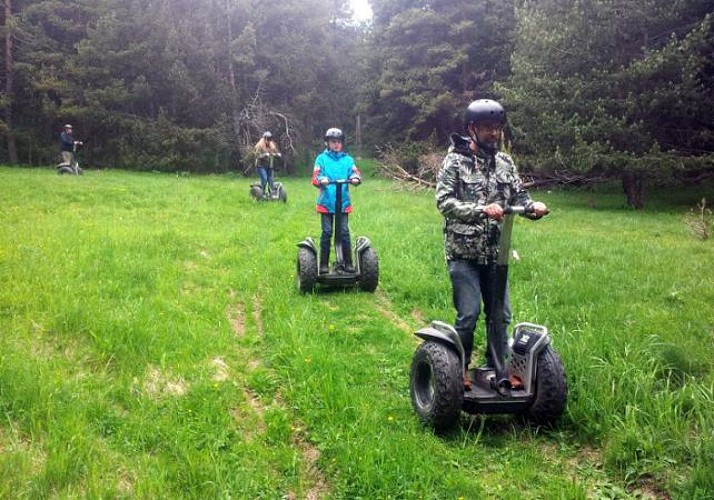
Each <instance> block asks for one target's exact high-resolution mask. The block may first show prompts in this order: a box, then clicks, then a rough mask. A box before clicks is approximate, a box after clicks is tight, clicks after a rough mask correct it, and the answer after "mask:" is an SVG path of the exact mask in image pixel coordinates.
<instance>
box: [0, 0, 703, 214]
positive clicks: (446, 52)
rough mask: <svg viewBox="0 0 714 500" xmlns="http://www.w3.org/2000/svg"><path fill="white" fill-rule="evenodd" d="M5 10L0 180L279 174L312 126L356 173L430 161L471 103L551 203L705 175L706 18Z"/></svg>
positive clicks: (299, 156)
mask: <svg viewBox="0 0 714 500" xmlns="http://www.w3.org/2000/svg"><path fill="white" fill-rule="evenodd" d="M370 5H371V7H372V11H373V13H374V15H373V17H372V19H370V20H369V21H367V22H356V21H354V20H353V16H352V12H351V11H350V6H349V2H348V1H345V0H336V1H335V0H332V1H327V0H280V1H278V2H271V3H266V2H257V1H254V0H143V1H137V0H3V8H2V11H1V12H0V29H1V30H2V31H1V32H0V43H1V44H2V54H3V60H2V65H1V67H0V108H1V111H0V135H2V138H1V140H0V163H6V164H18V165H33V166H47V165H52V164H54V163H56V161H57V156H58V134H59V132H60V131H61V128H62V126H63V124H65V123H71V124H73V126H74V130H75V136H76V138H77V139H80V140H83V141H84V142H85V147H84V151H83V159H84V161H85V162H86V163H87V164H88V166H89V167H91V168H122V169H130V170H152V171H166V172H179V171H189V172H196V173H200V172H205V173H208V172H231V171H233V172H247V171H248V170H249V169H250V167H251V165H252V157H251V155H252V150H253V145H254V144H255V143H256V142H257V140H258V139H259V138H260V136H261V134H262V133H263V131H265V130H270V131H272V133H273V134H274V135H275V136H277V137H278V138H279V142H280V147H281V149H282V150H283V151H284V152H285V155H284V156H285V161H284V165H283V166H282V167H281V168H284V169H285V171H286V173H295V172H299V171H300V169H301V168H305V166H309V164H310V161H311V159H312V157H313V156H314V154H315V153H316V151H318V150H319V149H320V148H321V147H322V135H323V134H324V131H325V130H326V129H327V128H329V127H334V126H337V127H340V128H342V129H343V130H344V131H345V132H346V134H347V138H348V149H350V151H352V152H353V153H356V154H359V155H365V156H375V155H377V156H378V155H379V152H380V151H384V149H385V148H386V147H391V148H394V149H395V150H396V151H397V152H398V153H399V154H400V155H401V158H402V159H403V160H404V166H405V168H409V165H408V164H409V161H408V160H409V157H410V155H414V154H415V153H414V152H425V151H430V150H431V151H437V152H443V151H444V149H445V147H446V146H447V144H448V136H449V134H450V133H451V132H454V131H460V130H462V129H463V123H462V115H463V110H464V109H465V107H466V105H467V104H468V103H469V102H470V101H471V100H473V99H478V98H495V99H498V100H499V101H501V102H502V103H503V104H504V106H505V107H506V109H507V112H508V117H509V118H508V120H509V128H508V130H507V144H508V147H509V150H510V151H511V153H512V154H513V155H514V156H515V157H516V159H517V161H518V163H519V168H520V169H521V170H522V171H523V172H525V173H530V174H532V175H533V176H535V178H541V179H546V180H548V181H551V182H558V183H561V184H569V183H571V184H572V183H576V184H577V183H583V182H595V181H598V180H603V179H606V180H611V179H615V180H618V181H622V183H623V187H624V188H625V193H626V195H627V203H628V204H629V205H630V206H632V207H635V208H641V207H642V206H643V205H644V186H645V185H646V184H650V183H663V182H666V183H670V182H671V183H674V184H675V185H677V186H687V185H691V184H696V183H699V182H701V181H703V180H705V179H707V178H710V177H712V176H713V175H714V161H713V159H714V106H712V102H714V19H713V17H712V13H713V11H714V2H712V0H668V1H665V0H539V1H537V2H536V1H533V0H502V1H500V2H487V1H485V0H469V1H464V0H371V1H370Z"/></svg>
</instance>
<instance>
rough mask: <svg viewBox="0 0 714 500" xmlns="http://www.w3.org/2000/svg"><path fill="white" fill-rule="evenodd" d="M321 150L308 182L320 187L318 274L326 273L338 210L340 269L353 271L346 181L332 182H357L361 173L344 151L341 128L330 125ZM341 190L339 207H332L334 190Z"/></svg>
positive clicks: (356, 183) (318, 200)
mask: <svg viewBox="0 0 714 500" xmlns="http://www.w3.org/2000/svg"><path fill="white" fill-rule="evenodd" d="M325 146H326V148H325V150H324V151H323V152H322V153H320V154H319V155H318V156H317V158H316V159H315V168H314V170H313V171H312V185H313V186H315V187H317V188H319V189H320V194H319V195H318V198H317V208H316V210H317V212H319V213H320V214H321V224H322V235H321V237H320V270H319V272H320V274H326V273H328V272H329V264H328V263H329V261H330V240H331V239H332V227H333V220H334V218H335V213H336V212H337V211H338V210H339V211H340V213H341V214H342V217H341V220H342V224H341V232H342V248H345V249H347V251H346V252H344V255H343V258H344V270H345V272H348V273H354V272H355V268H354V265H353V263H352V254H351V252H350V228H349V225H348V214H349V213H350V212H352V203H351V202H350V194H349V189H348V185H347V184H335V183H334V182H335V181H340V180H348V181H349V183H350V184H353V185H358V184H360V183H361V182H362V174H361V173H360V171H359V169H358V168H357V166H356V165H355V161H354V159H353V158H352V157H351V156H350V155H349V154H347V153H346V152H344V151H343V150H344V146H345V136H344V134H343V133H342V130H340V129H338V128H330V129H328V130H327V132H325ZM338 189H341V190H342V191H341V195H342V206H341V207H336V206H335V205H336V203H335V201H336V193H337V190H338Z"/></svg>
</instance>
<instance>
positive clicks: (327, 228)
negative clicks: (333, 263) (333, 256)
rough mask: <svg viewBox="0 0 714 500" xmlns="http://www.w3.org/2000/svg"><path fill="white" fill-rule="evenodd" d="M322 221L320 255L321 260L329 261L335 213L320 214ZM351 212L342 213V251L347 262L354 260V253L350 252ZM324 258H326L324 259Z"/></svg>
mask: <svg viewBox="0 0 714 500" xmlns="http://www.w3.org/2000/svg"><path fill="white" fill-rule="evenodd" d="M320 215H321V219H320V223H321V224H322V235H321V236H320V254H321V255H320V256H321V261H320V262H324V263H327V261H328V259H329V256H330V241H331V240H332V226H333V221H334V218H335V214H320ZM348 223H349V214H346V213H343V214H342V225H341V227H342V252H343V257H344V258H345V261H346V262H347V263H351V262H352V254H351V253H350V244H351V241H350V228H349V225H348ZM323 259H324V260H323Z"/></svg>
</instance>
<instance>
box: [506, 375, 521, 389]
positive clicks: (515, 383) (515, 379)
mask: <svg viewBox="0 0 714 500" xmlns="http://www.w3.org/2000/svg"><path fill="white" fill-rule="evenodd" d="M508 380H510V381H511V389H513V390H516V391H517V390H520V389H523V381H522V380H521V377H519V376H518V375H511V376H510V377H508Z"/></svg>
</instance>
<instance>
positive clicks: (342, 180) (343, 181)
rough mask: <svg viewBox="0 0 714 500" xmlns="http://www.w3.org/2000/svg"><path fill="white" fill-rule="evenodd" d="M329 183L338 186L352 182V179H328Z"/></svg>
mask: <svg viewBox="0 0 714 500" xmlns="http://www.w3.org/2000/svg"><path fill="white" fill-rule="evenodd" d="M321 184H322V183H321ZM327 184H337V185H338V186H341V185H342V184H352V180H351V179H337V180H336V181H327Z"/></svg>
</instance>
